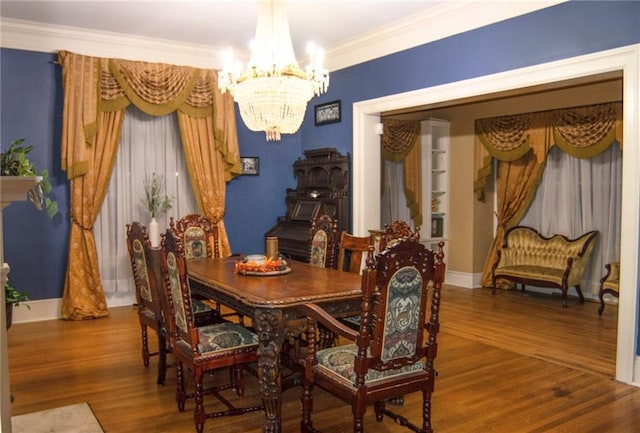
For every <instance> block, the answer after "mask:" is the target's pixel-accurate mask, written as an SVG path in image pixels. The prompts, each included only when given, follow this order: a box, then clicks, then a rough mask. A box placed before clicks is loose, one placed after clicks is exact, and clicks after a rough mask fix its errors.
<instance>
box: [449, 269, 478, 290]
mask: <svg viewBox="0 0 640 433" xmlns="http://www.w3.org/2000/svg"><path fill="white" fill-rule="evenodd" d="M481 278H482V274H481V273H480V274H470V273H468V272H458V271H447V272H446V275H445V277H444V283H445V284H451V285H452V286H456V287H462V288H465V289H477V288H480V287H481V284H480V279H481Z"/></svg>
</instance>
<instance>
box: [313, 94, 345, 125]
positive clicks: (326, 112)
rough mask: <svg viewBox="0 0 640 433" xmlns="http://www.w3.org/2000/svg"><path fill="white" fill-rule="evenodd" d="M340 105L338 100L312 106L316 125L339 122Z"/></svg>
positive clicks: (340, 118)
mask: <svg viewBox="0 0 640 433" xmlns="http://www.w3.org/2000/svg"><path fill="white" fill-rule="evenodd" d="M340 105H341V104H340V101H339V100H338V101H332V102H327V103H326V104H318V105H316V106H315V107H314V108H315V124H316V126H320V125H327V124H329V123H337V122H340V121H341V120H342V117H341V110H340Z"/></svg>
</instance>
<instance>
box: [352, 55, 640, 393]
mask: <svg viewBox="0 0 640 433" xmlns="http://www.w3.org/2000/svg"><path fill="white" fill-rule="evenodd" d="M639 58H640V45H634V46H630V47H625V48H620V49H615V50H609V51H603V52H599V53H595V54H590V55H585V56H580V57H575V58H570V59H564V60H560V61H556V62H551V63H546V64H542V65H536V66H533V67H529V68H523V69H518V70H515V71H508V72H503V73H499V74H494V75H490V76H484V77H479V78H474V79H470V80H465V81H460V82H455V83H449V84H445V85H441V86H435V87H430V88H426V89H420V90H416V91H412V92H406V93H402V94H397V95H390V96H386V97H382V98H376V99H372V100H367V101H361V102H357V103H354V106H353V231H354V233H355V234H356V235H359V236H362V235H366V234H367V233H368V229H369V228H372V227H377V226H378V225H379V222H380V212H379V209H380V197H379V185H380V171H379V170H372V169H371V167H380V152H378V151H377V149H376V151H371V146H372V143H373V144H375V145H377V144H378V143H379V137H378V135H377V133H376V125H377V124H378V123H380V114H381V113H383V112H386V111H392V110H401V109H406V108H410V107H419V106H425V105H430V104H434V105H435V104H442V103H444V102H447V101H455V100H462V99H465V98H472V97H479V96H483V95H491V94H496V93H500V92H507V91H515V90H517V89H522V88H529V87H532V86H538V85H545V84H550V83H560V82H563V81H569V80H575V79H579V78H588V77H590V76H595V75H600V74H607V73H614V72H616V71H620V72H621V73H622V78H623V123H624V132H623V133H624V139H625V142H626V143H629V144H628V145H627V146H625V155H624V158H623V176H622V197H623V207H622V230H621V231H622V240H621V247H620V261H621V266H622V267H623V268H624V269H625V271H624V273H623V275H622V276H621V282H620V284H622V285H626V286H628V287H637V282H638V244H639V224H640V220H639V218H638V216H639V214H640V197H639V196H640V180H639V177H638V175H637V167H638V166H640V149H639V147H640V146H639V142H640V125H639V121H638V116H639V115H640V113H638V106H639V102H640V93H639V92H640V86H639V83H640V69H639V66H638V64H639ZM637 303H638V293H637V290H635V291H634V290H629V291H626V292H623V293H621V294H620V299H619V307H618V308H619V309H618V339H617V353H616V379H617V380H619V381H621V382H624V383H628V384H634V381H637V379H634V370H635V368H634V367H635V365H636V364H640V362H638V361H636V358H637V356H636V345H637V344H636V343H637V341H636V338H637V332H638V307H637ZM639 368H640V367H639Z"/></svg>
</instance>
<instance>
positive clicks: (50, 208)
mask: <svg viewBox="0 0 640 433" xmlns="http://www.w3.org/2000/svg"><path fill="white" fill-rule="evenodd" d="M23 142H24V138H19V139H17V140H14V141H12V142H11V145H10V146H9V147H8V148H7V150H5V151H4V152H2V153H0V176H24V177H36V178H37V182H36V184H35V185H34V186H33V188H31V190H30V191H29V192H28V197H29V200H30V201H31V202H32V203H33V204H34V205H35V206H36V208H38V209H39V210H45V211H46V212H47V215H49V217H51V218H53V216H55V215H56V214H57V213H58V203H57V202H56V201H55V200H53V199H52V198H51V197H50V193H51V182H50V181H49V172H48V170H46V169H45V170H42V171H40V172H39V173H38V171H37V170H36V167H35V165H34V164H33V163H32V162H31V161H29V159H28V158H27V154H28V153H29V152H31V150H32V149H33V146H23V145H22V143H23Z"/></svg>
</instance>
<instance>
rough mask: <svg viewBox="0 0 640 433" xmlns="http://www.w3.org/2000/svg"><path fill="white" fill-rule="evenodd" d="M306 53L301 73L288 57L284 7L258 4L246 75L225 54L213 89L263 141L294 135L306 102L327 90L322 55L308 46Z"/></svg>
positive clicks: (292, 56)
mask: <svg viewBox="0 0 640 433" xmlns="http://www.w3.org/2000/svg"><path fill="white" fill-rule="evenodd" d="M308 51H309V65H308V66H307V67H306V68H305V69H304V70H302V69H301V68H300V67H299V66H298V62H297V61H296V58H295V54H294V52H293V44H292V43H291V36H290V33H289V23H288V21H287V14H286V9H285V5H284V2H283V1H278V0H276V1H259V2H258V24H257V26H256V34H255V39H254V40H253V41H252V44H251V59H250V60H249V63H248V64H247V68H246V70H245V71H242V70H241V67H239V66H234V65H232V60H233V59H232V57H233V54H232V52H231V51H229V52H228V53H227V56H226V58H225V61H224V69H223V70H222V71H220V72H219V73H218V87H219V88H220V90H221V91H222V93H224V92H229V93H230V94H231V95H232V96H233V99H234V100H235V101H236V102H237V103H238V107H239V108H240V116H241V117H242V121H243V122H244V123H245V125H247V128H249V129H250V130H252V131H264V132H265V134H266V138H267V141H271V140H275V141H278V140H280V134H294V133H295V132H297V131H298V129H299V128H300V125H301V124H302V120H303V119H304V115H305V112H306V110H307V103H308V102H309V100H310V99H311V98H312V97H313V96H317V95H320V94H322V93H324V92H326V91H327V88H328V87H329V72H328V71H327V70H326V69H325V68H324V67H323V65H322V62H323V52H322V50H321V49H320V48H316V47H313V46H312V45H311V46H309V47H308Z"/></svg>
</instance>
